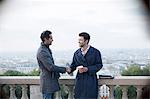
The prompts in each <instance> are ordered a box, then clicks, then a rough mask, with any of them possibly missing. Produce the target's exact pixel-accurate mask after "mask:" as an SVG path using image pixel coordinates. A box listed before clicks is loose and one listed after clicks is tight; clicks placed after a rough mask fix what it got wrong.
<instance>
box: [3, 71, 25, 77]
mask: <svg viewBox="0 0 150 99" xmlns="http://www.w3.org/2000/svg"><path fill="white" fill-rule="evenodd" d="M3 76H27V74H25V73H22V72H19V71H14V70H8V71H6V72H5V73H4V74H3Z"/></svg>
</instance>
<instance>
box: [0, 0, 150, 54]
mask: <svg viewBox="0 0 150 99" xmlns="http://www.w3.org/2000/svg"><path fill="white" fill-rule="evenodd" d="M145 15H146V14H145V12H144V10H143V9H142V5H141V4H140V3H139V2H138V0H5V2H3V3H2V4H1V5H0V52H10V51H36V50H37V48H38V47H39V45H40V42H41V41H40V38H39V37H40V34H41V32H42V31H44V30H51V31H52V32H53V38H54V42H53V45H52V46H51V47H52V49H54V50H70V49H71V50H74V49H77V48H78V33H80V32H82V31H85V32H88V33H89V34H90V35H91V42H90V44H91V45H93V46H94V47H96V48H98V49H100V48H150V39H149V38H148V35H147V34H148V32H149V31H148V30H147V29H146V28H145V27H146V19H145Z"/></svg>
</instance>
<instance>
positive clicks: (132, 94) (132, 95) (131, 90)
mask: <svg viewBox="0 0 150 99" xmlns="http://www.w3.org/2000/svg"><path fill="white" fill-rule="evenodd" d="M127 90H128V91H127V95H128V99H136V98H137V92H136V90H137V88H136V87H134V86H133V85H131V86H129V87H128V89H127Z"/></svg>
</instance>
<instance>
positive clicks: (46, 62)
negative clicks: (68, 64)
mask: <svg viewBox="0 0 150 99" xmlns="http://www.w3.org/2000/svg"><path fill="white" fill-rule="evenodd" d="M39 59H40V61H41V62H42V64H43V66H44V68H46V69H47V70H48V71H50V72H59V73H65V72H66V68H65V67H58V66H56V65H55V64H53V62H52V59H51V57H50V56H49V55H48V54H47V52H46V51H41V52H40V54H39Z"/></svg>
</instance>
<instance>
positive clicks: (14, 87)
mask: <svg viewBox="0 0 150 99" xmlns="http://www.w3.org/2000/svg"><path fill="white" fill-rule="evenodd" d="M9 86H10V98H9V99H17V97H16V94H15V90H16V86H15V85H9Z"/></svg>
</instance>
